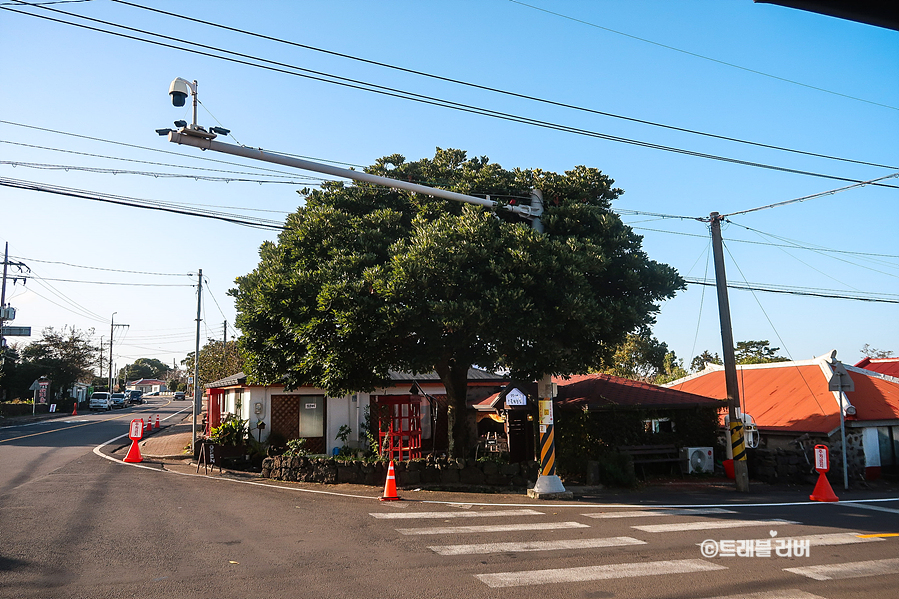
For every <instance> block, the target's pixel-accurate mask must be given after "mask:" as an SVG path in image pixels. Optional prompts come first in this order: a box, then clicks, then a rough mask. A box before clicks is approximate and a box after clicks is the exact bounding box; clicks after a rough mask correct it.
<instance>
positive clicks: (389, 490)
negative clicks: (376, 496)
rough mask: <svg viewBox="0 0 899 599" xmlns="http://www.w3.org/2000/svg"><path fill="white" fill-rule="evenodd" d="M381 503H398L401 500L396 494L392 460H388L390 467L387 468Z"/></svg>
mask: <svg viewBox="0 0 899 599" xmlns="http://www.w3.org/2000/svg"><path fill="white" fill-rule="evenodd" d="M380 499H381V501H399V500H400V499H402V498H401V497H399V496H398V495H397V494H396V473H395V472H394V469H393V460H390V467H389V468H387V481H386V482H385V483H384V496H383V497H381V498H380Z"/></svg>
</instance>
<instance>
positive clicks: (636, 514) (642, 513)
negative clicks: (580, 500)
mask: <svg viewBox="0 0 899 599" xmlns="http://www.w3.org/2000/svg"><path fill="white" fill-rule="evenodd" d="M735 513H736V512H735V511H733V510H725V509H722V508H718V507H711V508H706V509H685V510H680V509H678V510H638V511H628V512H602V513H595V512H594V513H592V514H581V515H582V516H586V517H588V518H643V517H646V516H694V515H695V516H703V515H705V514H735Z"/></svg>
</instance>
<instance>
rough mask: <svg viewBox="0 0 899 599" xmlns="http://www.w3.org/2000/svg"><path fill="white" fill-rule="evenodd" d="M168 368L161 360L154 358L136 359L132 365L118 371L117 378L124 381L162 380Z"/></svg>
mask: <svg viewBox="0 0 899 599" xmlns="http://www.w3.org/2000/svg"><path fill="white" fill-rule="evenodd" d="M169 370H171V368H169V366H168V365H167V364H166V363H165V362H163V361H162V360H157V359H156V358H138V359H137V360H135V361H134V362H133V363H131V364H128V365H127V366H125V368H122V369H121V370H120V371H119V376H120V377H122V378H124V379H125V380H126V381H136V380H138V379H160V380H161V379H163V378H164V377H165V375H166V374H168V371H169Z"/></svg>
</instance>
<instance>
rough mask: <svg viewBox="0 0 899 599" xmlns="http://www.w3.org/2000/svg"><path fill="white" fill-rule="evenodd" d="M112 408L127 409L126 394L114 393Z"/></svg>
mask: <svg viewBox="0 0 899 599" xmlns="http://www.w3.org/2000/svg"><path fill="white" fill-rule="evenodd" d="M110 399H111V400H112V407H114V408H124V407H125V394H124V393H113V394H112V397H111V398H110Z"/></svg>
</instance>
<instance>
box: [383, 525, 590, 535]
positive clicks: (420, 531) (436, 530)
mask: <svg viewBox="0 0 899 599" xmlns="http://www.w3.org/2000/svg"><path fill="white" fill-rule="evenodd" d="M563 528H590V527H589V526H588V525H587V524H581V523H580V522H534V523H530V524H487V525H483V526H435V527H431V528H397V529H396V531H397V532H398V533H400V534H404V535H448V534H455V533H469V532H475V533H477V532H512V531H520V530H525V531H527V530H559V529H563Z"/></svg>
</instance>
